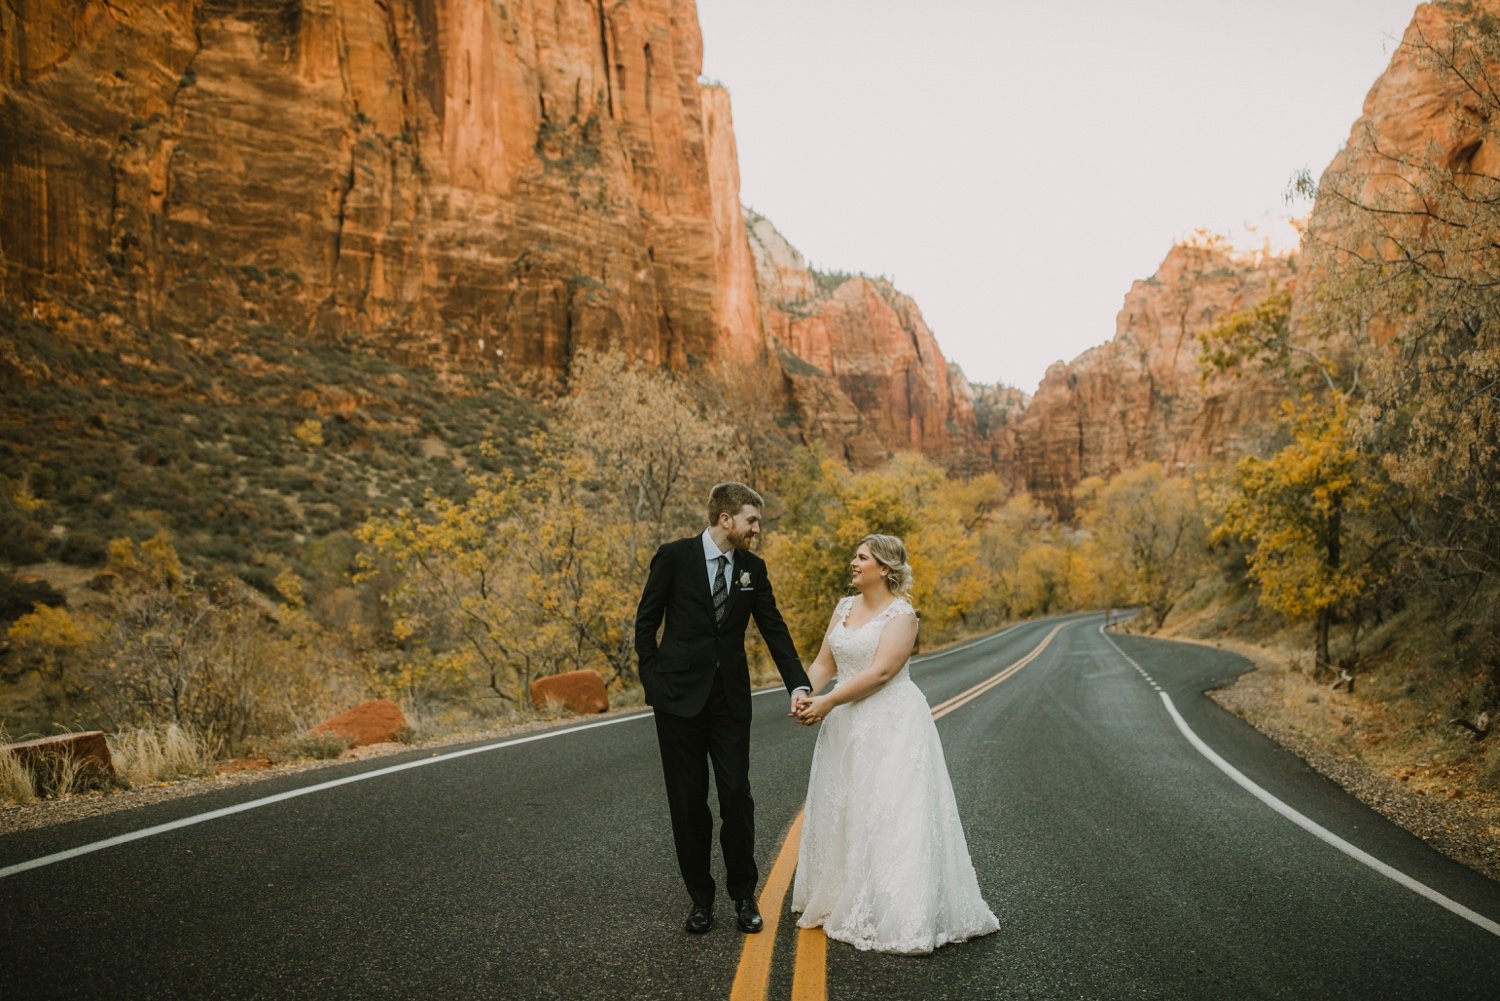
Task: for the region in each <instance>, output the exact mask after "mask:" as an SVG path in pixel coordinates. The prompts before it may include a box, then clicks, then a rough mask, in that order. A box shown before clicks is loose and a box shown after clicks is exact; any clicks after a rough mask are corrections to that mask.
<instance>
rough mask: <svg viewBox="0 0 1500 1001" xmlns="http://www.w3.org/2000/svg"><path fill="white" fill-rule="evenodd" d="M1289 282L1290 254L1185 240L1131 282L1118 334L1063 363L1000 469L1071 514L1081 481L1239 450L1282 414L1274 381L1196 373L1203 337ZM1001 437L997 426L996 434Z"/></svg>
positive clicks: (1007, 445)
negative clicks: (1145, 275)
mask: <svg viewBox="0 0 1500 1001" xmlns="http://www.w3.org/2000/svg"><path fill="white" fill-rule="evenodd" d="M1291 278H1292V263H1291V261H1290V260H1289V259H1288V258H1284V257H1277V256H1272V255H1254V256H1242V255H1237V254H1235V253H1233V252H1232V251H1230V250H1229V249H1228V248H1227V247H1225V246H1224V245H1222V244H1221V243H1218V242H1213V241H1208V242H1201V243H1187V244H1179V245H1177V246H1175V247H1173V248H1172V250H1171V251H1170V252H1169V253H1168V254H1167V257H1166V259H1165V260H1164V261H1162V263H1161V266H1160V267H1159V268H1158V269H1157V272H1156V274H1155V275H1153V276H1151V277H1150V278H1147V279H1145V280H1144V281H1137V282H1135V283H1134V284H1133V285H1132V286H1131V288H1130V291H1129V292H1128V293H1126V296H1125V304H1124V307H1123V308H1122V309H1121V310H1120V313H1119V315H1118V317H1117V319H1116V321H1115V337H1114V340H1112V341H1109V342H1108V343H1106V344H1101V345H1100V346H1099V347H1096V348H1091V349H1090V350H1088V351H1086V352H1084V353H1083V354H1081V355H1079V356H1078V357H1077V358H1075V359H1073V360H1072V361H1071V362H1058V363H1056V364H1054V365H1053V366H1052V367H1051V368H1050V369H1048V370H1047V374H1046V376H1045V377H1044V378H1043V379H1042V383H1041V385H1040V386H1039V387H1038V388H1037V391H1036V395H1035V396H1034V397H1032V399H1031V400H1030V402H1029V403H1028V404H1026V406H1025V408H1024V409H1023V410H1022V411H1021V412H1020V414H1019V415H1013V416H1010V418H1009V421H1008V431H1009V434H1010V436H1011V437H1010V439H1009V440H1002V441H1000V442H997V451H998V452H999V454H1000V460H1001V461H1000V466H1001V468H1002V469H1006V470H1008V471H1009V472H1010V474H1011V475H1012V476H1013V478H1014V485H1015V486H1016V487H1017V488H1018V489H1023V490H1029V491H1030V492H1031V493H1032V494H1034V495H1035V496H1036V497H1037V498H1038V499H1039V500H1042V501H1044V502H1045V503H1047V504H1048V505H1049V506H1051V507H1052V508H1053V509H1054V510H1056V511H1058V512H1059V513H1060V514H1062V515H1063V516H1064V517H1067V516H1069V515H1070V514H1071V512H1072V503H1073V502H1072V493H1073V488H1074V487H1075V486H1077V485H1078V483H1079V481H1080V480H1082V479H1084V478H1085V477H1089V476H1103V477H1106V478H1107V477H1110V476H1113V475H1115V474H1116V473H1119V472H1122V471H1123V470H1125V469H1129V468H1131V467H1133V466H1136V465H1139V464H1141V463H1144V462H1160V463H1164V464H1165V465H1167V466H1168V467H1170V468H1171V469H1173V470H1182V469H1185V468H1187V467H1189V466H1192V465H1196V464H1199V463H1203V462H1208V461H1215V460H1222V459H1227V458H1233V457H1235V456H1238V455H1240V454H1242V453H1243V452H1244V451H1246V450H1247V449H1248V447H1249V446H1250V445H1251V444H1252V443H1253V442H1254V441H1255V440H1256V438H1257V437H1258V436H1259V435H1260V434H1262V433H1263V432H1264V431H1265V429H1266V426H1267V422H1268V420H1269V419H1270V418H1272V417H1274V415H1275V398H1274V395H1273V393H1272V391H1271V389H1270V387H1269V386H1267V385H1264V384H1262V383H1258V382H1256V381H1254V380H1247V379H1243V378H1233V377H1225V376H1215V377H1214V378H1212V379H1210V380H1208V381H1207V382H1204V381H1203V379H1202V377H1201V375H1200V366H1199V356H1200V354H1201V348H1200V344H1199V341H1198V337H1199V335H1200V334H1202V333H1203V332H1205V331H1207V330H1209V329H1210V328H1211V327H1213V326H1214V325H1215V324H1216V323H1218V322H1220V321H1221V320H1223V319H1225V318H1226V317H1228V316H1229V315H1231V314H1233V313H1235V312H1237V311H1239V310H1242V309H1247V308H1250V307H1252V306H1255V305H1257V304H1259V303H1260V302H1262V301H1264V299H1265V298H1266V296H1267V295H1269V294H1270V292H1271V291H1272V290H1274V289H1275V288H1277V287H1279V286H1283V285H1286V284H1287V283H1289V282H1290V280H1291ZM992 433H993V432H992Z"/></svg>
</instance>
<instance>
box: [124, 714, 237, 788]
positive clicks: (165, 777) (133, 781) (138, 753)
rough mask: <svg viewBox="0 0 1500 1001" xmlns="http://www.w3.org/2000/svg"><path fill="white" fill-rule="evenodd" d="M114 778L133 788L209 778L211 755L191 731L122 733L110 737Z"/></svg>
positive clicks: (173, 727) (169, 728)
mask: <svg viewBox="0 0 1500 1001" xmlns="http://www.w3.org/2000/svg"><path fill="white" fill-rule="evenodd" d="M109 753H110V756H111V757H112V758H113V759H114V764H115V774H116V775H117V776H118V777H119V780H120V781H121V782H122V783H123V784H124V785H126V786H128V787H131V788H134V787H138V786H142V785H149V784H151V783H153V782H162V781H171V780H173V779H184V778H191V777H194V776H198V775H208V774H210V773H212V772H213V770H214V754H213V750H212V748H211V747H210V746H209V744H208V741H207V740H205V739H204V738H203V736H202V735H201V734H199V733H198V732H197V731H195V730H193V729H192V728H191V727H186V726H182V725H180V724H177V723H167V724H165V725H158V726H154V727H137V728H134V729H130V730H122V731H120V732H119V733H115V734H111V735H110V737H109Z"/></svg>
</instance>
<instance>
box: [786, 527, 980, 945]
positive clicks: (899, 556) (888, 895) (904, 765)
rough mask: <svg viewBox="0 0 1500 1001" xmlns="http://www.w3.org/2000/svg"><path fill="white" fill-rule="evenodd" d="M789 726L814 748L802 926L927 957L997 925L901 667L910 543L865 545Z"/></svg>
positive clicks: (913, 634)
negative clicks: (812, 735) (807, 692)
mask: <svg viewBox="0 0 1500 1001" xmlns="http://www.w3.org/2000/svg"><path fill="white" fill-rule="evenodd" d="M850 578H851V580H852V582H853V584H854V586H855V588H857V589H858V590H859V594H857V595H854V596H852V597H848V598H844V599H842V600H840V601H839V603H838V607H837V608H835V609H834V612H833V618H832V620H831V621H830V622H829V624H828V631H827V632H826V633H825V634H824V636H823V645H822V648H821V649H820V650H819V651H818V656H817V659H816V660H814V661H813V664H812V668H811V669H810V670H809V671H808V675H809V677H810V678H811V679H812V685H813V688H812V690H813V691H814V692H817V691H819V690H821V689H822V688H823V687H824V686H825V685H827V684H828V682H829V681H830V680H833V679H834V678H835V677H837V681H838V683H837V685H836V686H835V687H834V688H833V689H832V690H831V691H829V692H828V693H827V694H824V695H817V696H811V697H809V698H807V699H805V700H804V701H802V702H801V704H800V705H799V708H798V713H797V715H798V718H799V719H800V720H802V722H804V723H808V724H811V723H816V722H818V721H820V720H821V721H823V729H822V731H821V732H820V733H819V734H818V741H817V746H816V748H815V749H814V750H813V760H812V774H811V776H810V778H809V779H808V784H807V807H806V817H805V819H804V821H803V826H802V843H801V848H800V851H799V854H798V861H797V875H796V879H795V882H794V884H793V888H792V910H793V911H794V912H797V913H799V914H800V915H801V917H800V918H798V920H797V924H798V925H799V926H801V927H803V928H816V927H818V926H820V925H821V926H822V928H823V931H824V933H825V934H826V935H827V936H828V937H829V938H832V939H837V940H839V941H841V942H847V943H849V944H850V945H853V946H856V947H858V948H860V949H876V950H879V951H881V952H901V953H926V952H931V951H933V950H934V949H936V948H937V947H939V946H941V945H944V944H946V943H949V942H962V941H963V940H965V939H968V938H974V937H976V936H979V935H988V934H989V933H990V932H992V931H995V930H996V929H997V928H998V927H999V922H998V921H997V920H996V918H995V915H994V914H993V913H991V912H990V909H989V907H988V906H986V904H985V902H984V898H983V897H981V896H980V893H979V883H978V880H977V879H976V878H975V875H974V866H973V863H971V862H970V861H969V848H968V844H967V843H966V842H965V840H964V832H963V827H962V826H961V825H960V823H959V819H958V808H957V805H956V804H955V803H954V799H953V784H952V782H951V781H950V780H949V778H948V768H947V765H946V763H945V762H944V760H943V748H942V745H941V744H940V743H939V742H938V734H937V727H935V726H934V725H933V722H932V713H931V710H930V709H929V708H928V705H927V700H926V698H925V697H924V696H923V695H922V692H921V690H920V689H918V688H917V686H916V685H915V684H913V683H912V680H911V675H910V673H909V671H908V665H909V663H910V657H911V652H912V648H913V646H914V645H915V643H916V639H917V616H916V613H915V612H914V611H913V610H912V607H911V604H910V603H909V602H908V600H907V597H908V595H909V594H910V593H911V567H910V566H909V565H908V564H907V562H906V547H905V546H904V545H902V543H901V540H900V539H898V538H896V537H895V536H891V535H869V536H866V537H865V538H864V539H862V540H861V541H860V543H859V548H858V550H857V551H856V552H855V554H854V559H853V560H852V561H851V562H850Z"/></svg>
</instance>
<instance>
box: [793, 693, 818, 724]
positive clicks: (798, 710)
mask: <svg viewBox="0 0 1500 1001" xmlns="http://www.w3.org/2000/svg"><path fill="white" fill-rule="evenodd" d="M811 701H812V694H811V693H810V692H808V690H807V689H805V688H799V689H797V690H796V691H795V692H793V693H792V708H791V709H790V710H789V711H788V712H787V715H788V716H790V717H791V718H792V719H794V720H797V721H798V722H799V723H800V722H801V721H802V707H803V706H805V705H807V704H808V703H809V702H811Z"/></svg>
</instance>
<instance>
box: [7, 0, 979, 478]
mask: <svg viewBox="0 0 1500 1001" xmlns="http://www.w3.org/2000/svg"><path fill="white" fill-rule="evenodd" d="M701 63H702V43H701V39H700V36H699V31H698V22H697V12H696V8H695V6H694V4H693V2H692V0H622V2H618V3H609V4H605V3H602V2H601V3H577V2H564V0H518V2H515V3H506V4H496V3H492V2H489V0H391V2H389V3H368V2H365V0H280V2H275V3H270V2H254V0H239V2H231V0H151V2H146V0H114V2H111V3H107V4H106V3H99V2H96V0H67V2H61V3H60V2H58V0H10V2H8V3H6V4H5V5H3V7H0V80H3V87H4V90H3V93H0V138H3V142H0V254H3V256H0V283H3V284H0V296H3V297H4V298H5V299H6V300H8V301H11V302H14V303H20V304H22V306H23V307H24V306H25V305H26V304H28V303H30V304H35V303H38V302H40V301H45V300H54V301H63V300H65V301H78V300H82V299H87V300H89V301H91V302H92V303H94V304H95V305H98V304H101V303H102V304H106V305H107V307H108V308H109V309H112V310H116V311H119V312H121V313H122V314H123V315H124V316H125V317H126V318H127V319H129V320H131V321H133V322H135V323H138V324H140V325H142V326H147V327H150V328H153V329H158V330H163V331H166V332H171V333H177V334H181V335H187V336H192V337H209V338H212V337H214V336H215V331H218V332H219V333H220V335H222V336H229V332H230V331H232V329H233V328H234V326H235V325H236V324H242V323H246V322H249V323H264V324H271V325H275V326H277V327H280V328H282V329H284V330H286V331H288V332H290V333H292V334H293V335H294V336H298V337H304V338H306V339H308V340H309V341H317V340H320V339H341V340H356V341H358V342H361V343H368V344H372V345H374V346H377V347H378V348H380V349H381V350H384V351H389V352H392V353H393V354H394V355H395V356H397V357H399V358H401V359H402V360H403V361H406V362H413V361H418V360H421V361H426V362H429V363H432V364H465V365H474V364H480V365H492V366H496V367H497V368H499V369H500V370H502V371H505V372H507V373H510V374H512V375H516V376H524V377H526V378H528V379H529V378H535V377H538V376H540V377H543V378H551V379H566V377H567V374H568V371H569V365H570V362H571V359H572V358H573V356H574V355H575V353H576V352H577V351H579V350H581V349H585V348H590V347H603V346H614V347H618V348H620V349H622V350H623V351H625V352H626V353H627V354H629V355H631V356H633V357H636V358H640V359H643V360H645V361H647V362H649V363H653V364H662V365H668V366H671V367H672V368H674V369H678V370H683V369H687V368H689V367H695V368H696V367H702V368H703V369H704V370H705V371H707V372H708V373H709V374H710V375H715V374H718V373H720V372H723V371H727V370H728V369H729V368H735V369H738V370H740V371H741V372H743V371H744V370H745V369H747V368H750V369H758V370H761V372H762V376H761V377H760V378H759V379H758V380H757V382H758V386H759V391H760V392H761V393H763V394H767V395H768V396H769V397H770V398H771V401H772V404H773V406H774V408H776V409H779V410H780V412H782V413H785V412H787V411H788V410H791V411H793V412H794V413H795V414H796V415H797V416H798V418H799V422H800V425H801V428H802V431H803V433H804V434H805V435H807V436H812V437H825V438H831V439H834V440H836V441H837V442H839V443H840V444H842V442H843V441H844V440H845V438H844V436H845V435H846V433H847V434H848V436H849V438H848V441H849V446H848V449H847V450H848V453H849V454H850V456H851V458H855V459H857V460H858V461H874V460H875V459H876V458H878V457H881V456H883V455H885V454H887V453H888V452H889V451H891V450H894V449H898V448H908V447H910V448H921V449H926V450H930V451H937V452H944V451H947V450H949V449H951V448H953V447H956V444H957V443H958V442H961V441H964V440H966V436H967V437H968V438H972V433H971V432H972V427H973V418H972V414H971V413H968V412H966V411H965V410H964V409H963V397H962V394H961V393H957V392H955V391H954V390H953V388H952V387H951V386H950V385H949V380H950V377H949V374H948V366H947V363H946V362H945V361H944V359H943V358H942V355H941V353H940V352H939V351H938V350H937V346H936V343H935V342H934V341H933V338H932V335H931V332H930V331H928V330H927V328H926V326H925V325H924V324H923V323H922V322H921V318H920V316H919V315H918V314H917V311H916V308H915V306H914V304H912V303H911V302H910V300H908V299H905V298H904V297H902V296H900V295H899V294H897V293H895V292H894V290H892V289H890V288H889V286H883V285H880V284H877V283H872V282H869V281H866V280H864V279H858V280H854V281H851V282H850V283H849V286H848V288H847V289H842V290H838V291H836V292H835V293H834V294H832V295H830V296H827V297H826V298H825V300H820V303H819V305H818V307H817V310H818V311H821V316H822V318H821V319H817V320H814V319H811V318H809V317H806V316H793V315H792V314H791V313H788V312H786V311H785V310H784V309H783V306H784V305H786V304H787V303H789V302H792V301H802V300H803V299H806V298H808V297H806V296H800V297H794V298H793V299H788V298H786V297H782V296H780V295H779V294H775V293H773V296H772V298H770V299H769V300H767V301H766V302H765V303H763V302H762V300H761V296H762V294H763V292H764V287H763V285H762V283H761V282H760V281H759V280H758V277H757V269H756V266H755V262H754V260H753V259H752V255H751V245H750V241H749V238H748V235H747V232H746V228H745V222H744V219H743V217H742V215H741V210H740V203H739V176H738V163H737V156H736V151H735V146H734V135H733V125H732V121H731V116H730V109H729V99H728V94H727V93H726V92H725V91H723V90H722V89H721V88H718V87H714V86H704V85H702V84H700V82H699V70H700V67H701ZM768 320H769V321H770V322H769V325H770V328H771V329H770V330H769V331H768V330H767V329H766V327H767V321H768ZM803 352H807V353H809V354H810V355H813V356H815V359H812V360H810V361H809V362H808V363H804V361H803V360H800V359H799V358H797V357H796V355H799V354H801V353H803ZM813 368H817V369H819V370H820V371H819V372H814V371H813ZM950 425H952V426H953V427H955V428H957V431H956V432H955V431H952V430H950Z"/></svg>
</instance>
